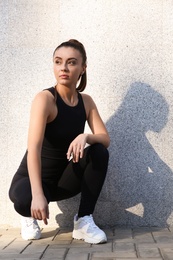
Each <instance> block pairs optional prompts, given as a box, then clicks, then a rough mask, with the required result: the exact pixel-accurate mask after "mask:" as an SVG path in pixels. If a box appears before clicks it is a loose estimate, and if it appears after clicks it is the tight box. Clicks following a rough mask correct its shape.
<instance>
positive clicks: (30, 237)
mask: <svg viewBox="0 0 173 260" xmlns="http://www.w3.org/2000/svg"><path fill="white" fill-rule="evenodd" d="M21 237H22V238H23V239H24V240H38V239H40V238H41V233H38V234H36V235H35V236H26V235H23V234H21Z"/></svg>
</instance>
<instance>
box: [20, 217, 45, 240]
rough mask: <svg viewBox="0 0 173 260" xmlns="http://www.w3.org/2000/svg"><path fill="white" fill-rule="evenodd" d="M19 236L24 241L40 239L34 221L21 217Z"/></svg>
mask: <svg viewBox="0 0 173 260" xmlns="http://www.w3.org/2000/svg"><path fill="white" fill-rule="evenodd" d="M21 236H22V238H23V239H24V240H32V239H40V237H41V231H40V227H39V225H38V223H37V220H36V219H34V218H31V217H29V218H28V217H21Z"/></svg>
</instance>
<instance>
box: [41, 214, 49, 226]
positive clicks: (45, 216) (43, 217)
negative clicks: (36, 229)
mask: <svg viewBox="0 0 173 260" xmlns="http://www.w3.org/2000/svg"><path fill="white" fill-rule="evenodd" d="M41 213H42V218H41V219H42V220H43V222H44V224H45V225H47V224H48V222H47V211H42V212H41Z"/></svg>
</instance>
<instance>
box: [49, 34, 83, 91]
mask: <svg viewBox="0 0 173 260" xmlns="http://www.w3.org/2000/svg"><path fill="white" fill-rule="evenodd" d="M61 47H71V48H74V49H76V50H78V51H79V52H80V54H81V55H82V59H83V65H86V63H87V56H86V51H85V48H84V46H83V44H82V43H81V42H79V41H77V40H75V39H71V40H69V41H66V42H63V43H61V44H60V45H59V46H58V47H56V49H55V50H54V52H53V56H54V55H55V52H56V51H57V50H58V49H59V48H61ZM86 84H87V73H86V70H85V72H84V73H83V74H82V75H81V80H80V84H79V86H78V87H77V88H76V89H77V90H78V91H79V92H82V91H84V89H85V87H86Z"/></svg>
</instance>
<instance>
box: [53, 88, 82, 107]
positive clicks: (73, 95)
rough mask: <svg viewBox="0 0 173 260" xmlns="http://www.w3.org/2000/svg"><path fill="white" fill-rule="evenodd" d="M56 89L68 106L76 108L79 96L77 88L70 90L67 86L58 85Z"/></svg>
mask: <svg viewBox="0 0 173 260" xmlns="http://www.w3.org/2000/svg"><path fill="white" fill-rule="evenodd" d="M55 89H56V91H57V92H58V93H59V95H60V96H61V98H62V99H63V100H64V102H65V103H66V104H68V105H70V106H75V105H76V104H77V102H78V94H77V91H76V88H68V87H66V86H62V85H56V86H55Z"/></svg>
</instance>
